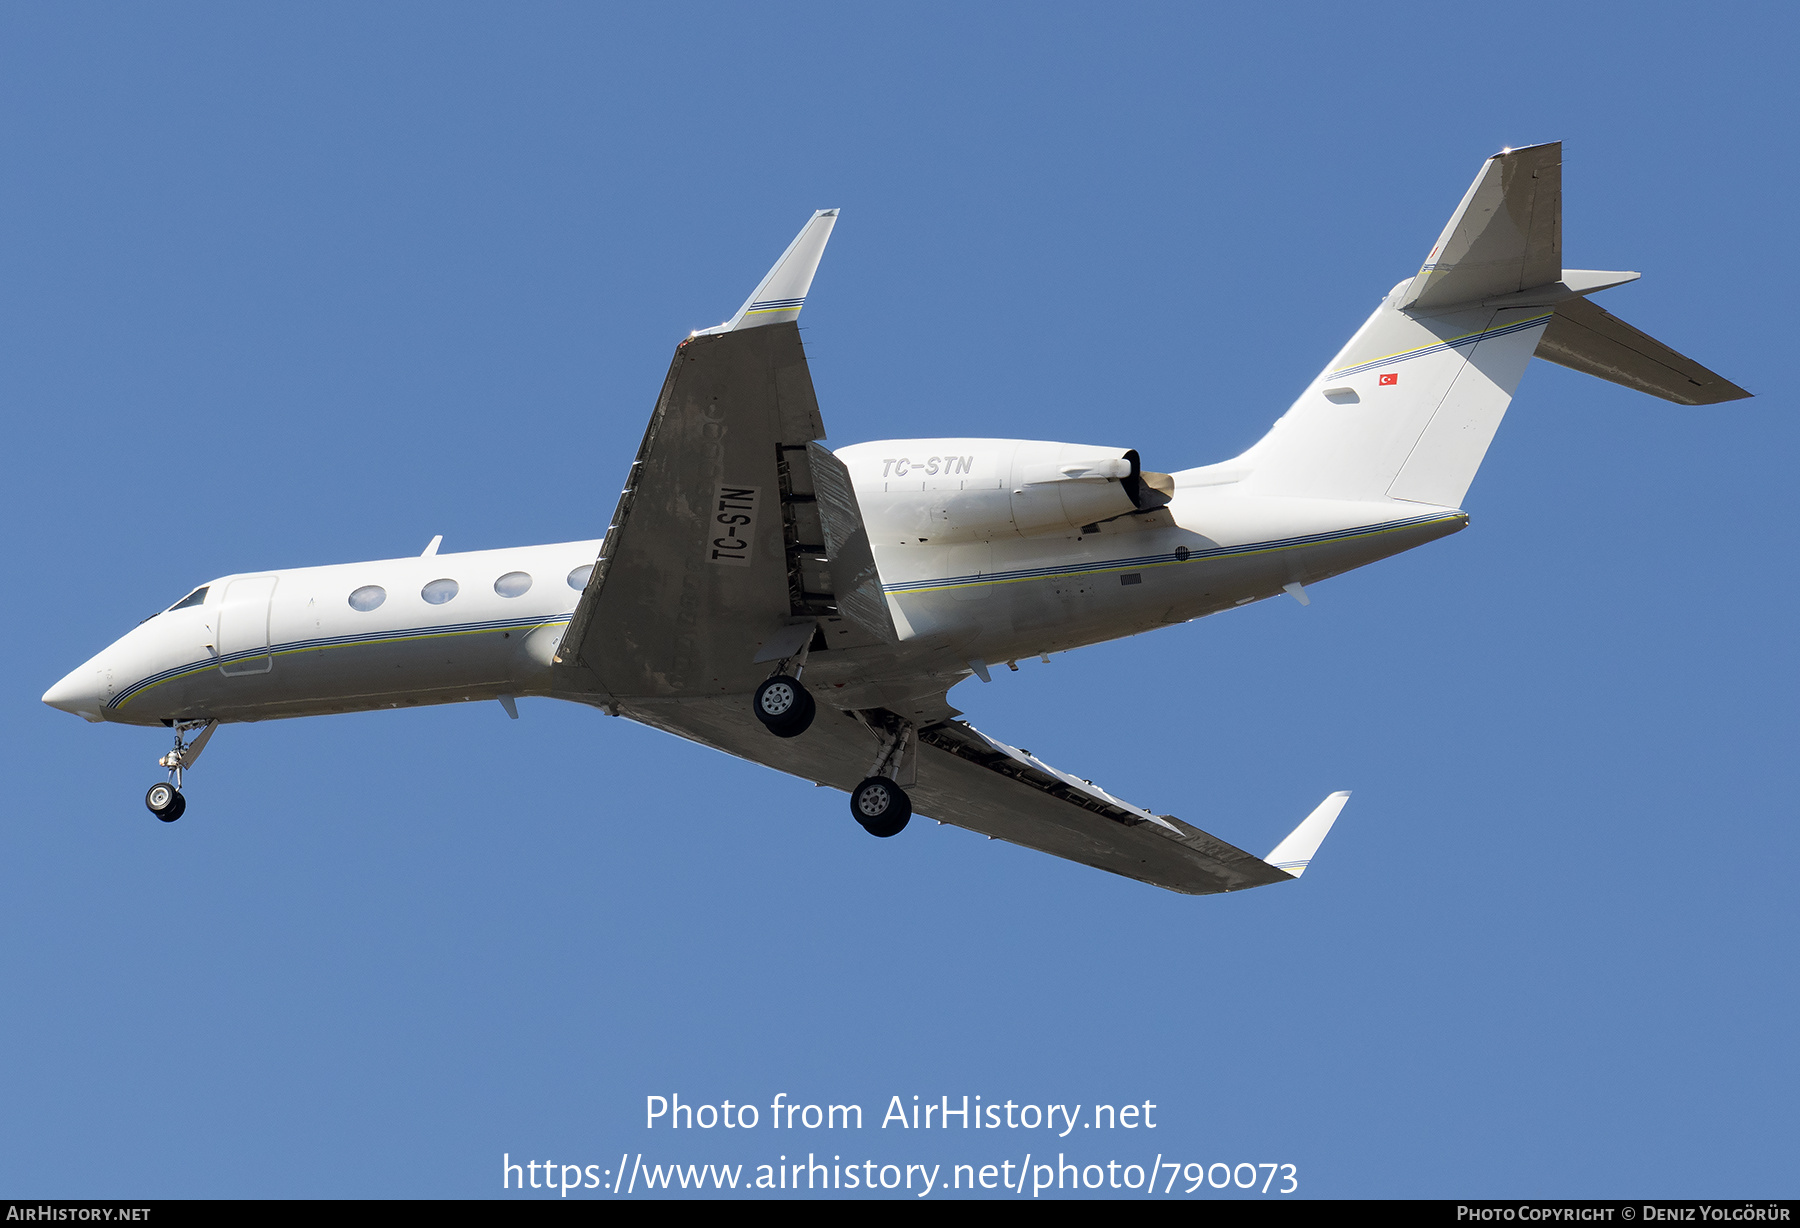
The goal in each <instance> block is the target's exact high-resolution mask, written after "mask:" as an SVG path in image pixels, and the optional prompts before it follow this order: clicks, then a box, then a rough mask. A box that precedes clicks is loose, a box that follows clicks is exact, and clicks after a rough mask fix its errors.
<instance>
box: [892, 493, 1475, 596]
mask: <svg viewBox="0 0 1800 1228" xmlns="http://www.w3.org/2000/svg"><path fill="white" fill-rule="evenodd" d="M1463 518H1464V517H1463V514H1462V513H1461V512H1456V513H1453V514H1451V515H1445V514H1444V513H1442V512H1434V513H1430V514H1427V515H1424V516H1409V517H1407V518H1406V519H1405V520H1390V521H1386V522H1384V523H1382V524H1367V525H1360V526H1358V527H1357V528H1354V529H1334V530H1332V531H1331V532H1329V533H1309V534H1307V535H1305V536H1303V537H1283V538H1280V539H1278V540H1275V541H1266V542H1247V543H1245V544H1244V545H1242V546H1215V547H1213V548H1212V549H1210V550H1189V551H1188V552H1187V553H1186V554H1185V555H1182V554H1177V553H1175V552H1174V551H1172V550H1171V551H1166V552H1164V553H1162V554H1140V555H1137V556H1136V557H1134V558H1127V559H1106V560H1104V561H1102V562H1098V563H1081V564H1077V565H1075V566H1070V565H1068V564H1063V565H1061V566H1052V567H1021V568H1018V569H1017V570H1014V571H991V572H986V573H981V572H976V573H975V574H973V575H967V576H950V577H948V578H946V579H942V580H903V581H901V582H899V583H897V584H884V585H882V589H883V591H884V592H889V593H923V592H929V591H931V590H933V589H940V588H964V587H967V586H968V585H972V584H1009V583H1013V582H1016V581H1019V580H1041V579H1046V578H1048V577H1051V576H1078V575H1084V574H1087V573H1090V572H1096V571H1122V570H1124V569H1126V568H1130V567H1160V566H1163V565H1165V564H1175V563H1194V562H1199V561H1200V560H1202V559H1217V558H1225V557H1228V556H1231V555H1238V554H1260V553H1262V552H1264V551H1267V550H1287V549H1291V548H1293V547H1295V546H1311V545H1316V544H1318V543H1321V542H1331V541H1344V540H1346V539H1348V538H1353V537H1372V536H1374V535H1375V534H1377V533H1391V532H1393V531H1394V530H1395V529H1406V528H1412V527H1413V526H1415V525H1425V524H1441V523H1443V522H1445V521H1450V520H1461V519H1463Z"/></svg>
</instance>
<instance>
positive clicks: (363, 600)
mask: <svg viewBox="0 0 1800 1228" xmlns="http://www.w3.org/2000/svg"><path fill="white" fill-rule="evenodd" d="M386 600H387V590H386V589H385V588H382V587H381V585H379V584H365V585H363V586H362V587H361V588H359V589H357V590H356V591H355V592H354V593H351V594H350V608H351V609H353V610H361V611H362V612H363V613H364V614H367V613H368V612H369V611H370V610H373V609H374V608H375V607H376V606H378V605H380V604H381V603H382V602H384V601H386Z"/></svg>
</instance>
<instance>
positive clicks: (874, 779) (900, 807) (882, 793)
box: [850, 776, 912, 838]
mask: <svg viewBox="0 0 1800 1228" xmlns="http://www.w3.org/2000/svg"><path fill="white" fill-rule="evenodd" d="M850 813H851V814H852V815H854V816H856V821H857V822H858V823H861V824H862V827H863V830H864V831H866V832H868V833H869V834H870V835H871V836H882V837H884V838H885V837H887V836H897V835H899V834H900V833H901V832H902V831H905V830H906V822H907V820H908V819H910V818H912V798H910V797H908V796H906V790H905V789H902V788H901V787H900V786H899V785H897V784H895V783H894V782H893V781H891V780H889V779H888V778H887V777H885V776H871V777H869V778H868V779H867V780H865V781H863V782H862V783H861V784H860V785H857V786H856V788H854V789H852V790H851V791H850Z"/></svg>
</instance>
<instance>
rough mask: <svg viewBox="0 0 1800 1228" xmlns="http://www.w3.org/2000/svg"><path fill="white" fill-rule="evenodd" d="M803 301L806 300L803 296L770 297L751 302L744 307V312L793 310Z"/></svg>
mask: <svg viewBox="0 0 1800 1228" xmlns="http://www.w3.org/2000/svg"><path fill="white" fill-rule="evenodd" d="M805 302H806V299H805V297H804V296H802V297H800V298H771V299H764V300H763V301H762V302H760V303H751V304H750V305H749V306H748V307H746V308H744V310H745V312H751V311H793V310H798V309H799V308H800V306H801V305H802V304H804V303H805Z"/></svg>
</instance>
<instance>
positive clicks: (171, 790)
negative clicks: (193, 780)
mask: <svg viewBox="0 0 1800 1228" xmlns="http://www.w3.org/2000/svg"><path fill="white" fill-rule="evenodd" d="M218 727H219V722H217V721H177V722H176V723H175V749H174V750H172V751H170V752H169V753H168V754H166V755H164V756H163V757H162V758H161V759H158V760H157V761H156V762H157V765H158V766H159V767H166V768H168V769H169V779H168V782H167V783H166V784H164V783H157V784H153V785H151V786H150V788H149V790H148V791H146V792H145V794H144V805H145V806H147V807H149V810H150V813H151V814H153V815H155V816H156V817H157V818H159V819H161V820H162V821H163V822H165V823H173V822H174V821H175V820H176V819H179V818H180V817H181V816H182V815H184V814H186V813H187V798H185V797H183V796H182V795H181V782H182V775H183V773H185V772H186V771H187V769H189V768H191V767H193V766H194V760H196V759H198V758H199V757H200V752H201V751H203V750H205V749H206V744H207V742H208V741H210V740H211V739H212V736H213V730H215V729H217V728H218ZM196 729H198V730H200V736H199V737H197V738H195V739H194V740H193V741H192V742H189V741H188V740H187V735H188V734H190V733H192V732H193V731H194V730H196Z"/></svg>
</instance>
